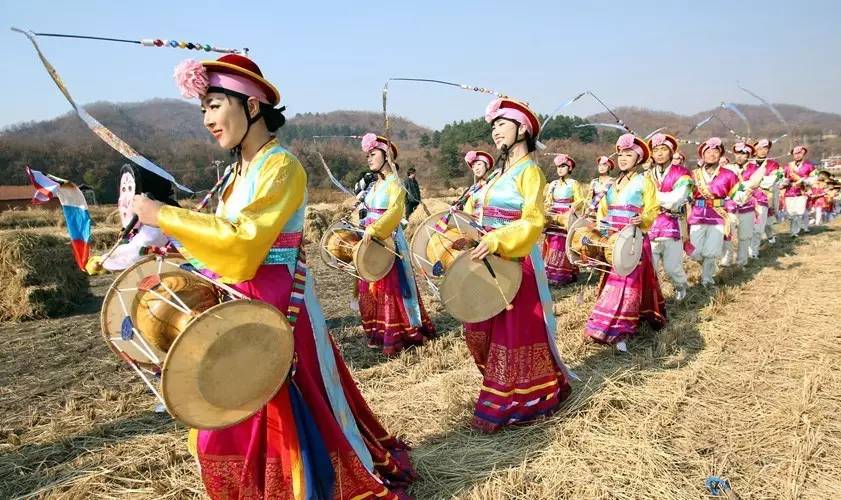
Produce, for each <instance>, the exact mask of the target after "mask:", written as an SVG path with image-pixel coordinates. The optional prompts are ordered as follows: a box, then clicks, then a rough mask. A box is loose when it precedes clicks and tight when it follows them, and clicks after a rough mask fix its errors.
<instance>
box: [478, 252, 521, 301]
mask: <svg viewBox="0 0 841 500" xmlns="http://www.w3.org/2000/svg"><path fill="white" fill-rule="evenodd" d="M482 263H484V264H485V269H487V270H488V272H489V273H490V274H491V278H493V279H494V283H495V284H496V289H497V290H499V295H500V296H501V297H502V300H503V302H505V310H506V311H510V310H512V309H514V306H513V305H512V304H510V303H509V302H508V299H507V298H505V292H503V291H502V285H500V284H499V280H498V279H497V277H496V273H495V272H494V268H493V266H491V263H490V262H488V258H487V257H485V258H484V259H482Z"/></svg>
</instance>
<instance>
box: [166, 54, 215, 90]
mask: <svg viewBox="0 0 841 500" xmlns="http://www.w3.org/2000/svg"><path fill="white" fill-rule="evenodd" d="M173 76H174V77H175V83H176V85H178V90H180V91H181V95H182V96H183V97H185V98H187V99H195V98H197V97H202V96H204V95H205V94H207V88H208V86H210V80H209V79H208V77H207V69H205V67H204V66H202V64H201V63H200V62H198V61H196V60H195V59H186V60H184V61H181V62H180V63H179V64H178V66H176V67H175V74H174V75H173Z"/></svg>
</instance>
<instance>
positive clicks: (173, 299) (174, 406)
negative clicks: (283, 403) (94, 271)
mask: <svg viewBox="0 0 841 500" xmlns="http://www.w3.org/2000/svg"><path fill="white" fill-rule="evenodd" d="M100 322H101V327H102V333H103V335H104V337H105V340H106V342H107V344H108V346H109V347H110V348H111V349H112V350H113V351H114V352H115V353H116V354H118V355H119V356H120V357H121V358H122V359H123V360H124V361H126V362H128V363H129V364H130V365H131V366H132V367H133V368H134V369H135V371H136V372H137V373H138V374H139V375H140V376H141V378H143V380H144V381H145V382H146V383H147V385H149V386H150V389H152V391H153V392H154V393H155V394H156V395H157V396H158V397H159V398H160V399H162V400H163V402H164V403H165V404H166V407H167V410H169V412H170V413H171V414H172V415H173V416H174V417H175V418H177V419H179V420H181V421H182V422H184V423H186V424H188V425H190V426H192V427H196V428H200V429H216V428H222V427H228V426H230V425H234V424H236V423H238V422H240V421H242V420H245V419H246V418H248V417H249V416H251V415H253V414H254V412H256V411H257V410H259V409H260V408H262V407H263V406H264V405H265V404H266V403H267V402H268V401H269V400H270V399H271V398H272V397H273V396H274V394H275V393H276V392H277V391H278V389H279V388H280V386H281V385H282V384H283V382H284V380H285V379H286V377H287V375H288V373H289V370H290V368H291V365H292V358H293V355H294V345H293V336H292V328H291V326H290V325H289V322H288V321H287V320H286V317H285V316H284V315H283V314H282V313H281V312H280V311H278V310H277V309H276V308H275V307H273V306H271V305H269V304H266V303H264V302H259V301H254V300H250V299H248V298H247V297H245V296H243V295H242V294H239V293H238V292H236V291H235V290H233V289H231V288H230V287H228V286H227V285H224V284H223V283H221V282H216V281H214V280H212V279H210V278H207V277H205V276H202V275H201V274H199V273H198V272H197V271H195V270H194V269H192V268H191V267H189V266H188V265H185V262H184V260H183V259H181V258H178V257H159V256H150V257H147V258H145V259H142V260H140V261H138V262H137V263H136V264H134V265H133V266H131V267H129V268H128V269H126V270H125V271H123V273H121V274H120V275H119V276H118V277H117V279H116V280H115V281H114V283H113V284H112V285H111V288H110V289H109V290H108V292H107V293H106V295H105V299H104V300H103V305H102V312H101V315H100ZM158 374H160V376H161V382H160V391H159V390H158V389H157V387H156V384H155V383H154V382H153V380H154V375H158ZM232 375H235V376H232Z"/></svg>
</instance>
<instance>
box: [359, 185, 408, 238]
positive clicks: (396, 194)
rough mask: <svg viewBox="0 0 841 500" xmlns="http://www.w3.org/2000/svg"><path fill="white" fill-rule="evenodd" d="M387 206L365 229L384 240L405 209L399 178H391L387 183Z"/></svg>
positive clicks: (404, 193) (393, 228)
mask: <svg viewBox="0 0 841 500" xmlns="http://www.w3.org/2000/svg"><path fill="white" fill-rule="evenodd" d="M387 193H388V208H387V209H386V211H385V212H384V213H383V215H382V216H381V217H380V218H379V219H377V220H376V221H375V222H373V223H372V224H371V225H370V226H368V228H367V229H366V231H368V232H370V233H372V234H373V235H374V236H376V237H377V238H379V239H381V240H384V239H386V238H388V237H390V236H391V233H393V232H394V231H395V230H396V229H397V226H398V225H400V220H401V219H402V218H403V214H404V213H405V211H406V192H405V191H404V190H403V188H401V187H400V180H399V179H393V180H392V181H391V182H389V183H388V191H387Z"/></svg>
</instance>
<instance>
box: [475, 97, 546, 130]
mask: <svg viewBox="0 0 841 500" xmlns="http://www.w3.org/2000/svg"><path fill="white" fill-rule="evenodd" d="M497 118H507V119H508V120H514V121H515V122H517V123H519V124H521V125H525V127H526V130H528V132H529V134H530V135H531V136H532V137H533V138H535V139H536V138H537V135H538V134H540V121H539V120H538V119H537V115H536V114H535V113H534V111H532V110H531V109H530V108H529V106H528V104H526V103H524V102H521V101H515V100H514V99H508V98H506V97H501V98H499V99H496V100H495V101H493V102H491V103H490V104H488V107H487V108H486V109H485V121H486V122H488V123H493V122H494V120H496V119H497Z"/></svg>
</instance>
